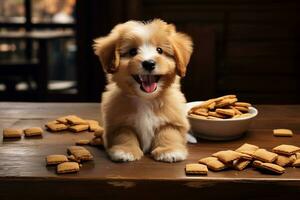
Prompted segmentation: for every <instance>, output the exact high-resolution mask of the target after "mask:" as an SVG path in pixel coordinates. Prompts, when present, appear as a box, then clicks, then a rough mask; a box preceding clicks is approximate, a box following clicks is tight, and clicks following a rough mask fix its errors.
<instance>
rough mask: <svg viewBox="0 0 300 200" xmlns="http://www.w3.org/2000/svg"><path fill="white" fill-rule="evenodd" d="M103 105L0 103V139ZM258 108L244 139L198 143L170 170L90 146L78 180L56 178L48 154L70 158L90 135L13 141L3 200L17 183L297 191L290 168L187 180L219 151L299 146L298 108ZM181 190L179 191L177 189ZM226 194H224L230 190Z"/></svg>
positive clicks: (94, 115)
mask: <svg viewBox="0 0 300 200" xmlns="http://www.w3.org/2000/svg"><path fill="white" fill-rule="evenodd" d="M99 105H100V104H97V103H4V102H3V103H0V130H1V134H2V129H3V128H6V127H15V128H26V127H31V126H41V127H43V126H44V124H45V123H46V122H47V121H50V120H53V119H55V118H57V117H59V116H64V115H67V114H76V115H78V116H80V117H82V118H88V119H99V118H100V112H99ZM255 107H256V108H257V109H258V111H259V115H258V116H257V118H256V119H255V120H254V121H253V123H252V125H251V128H250V130H249V131H248V132H247V133H246V134H245V135H244V136H243V137H242V138H240V139H237V140H234V141H226V142H212V141H207V140H199V143H198V144H190V145H188V148H189V153H190V155H189V156H188V159H187V160H186V161H183V162H178V163H172V164H170V163H161V162H156V161H154V160H153V159H151V158H150V156H149V155H146V156H144V157H143V158H142V159H141V160H140V161H136V162H130V163H114V162H111V161H110V160H109V159H108V157H107V156H106V154H105V152H104V150H103V149H101V148H96V147H90V146H88V147H87V148H88V149H89V150H90V151H91V153H92V154H93V155H94V161H91V162H86V163H83V167H82V168H81V170H80V172H79V173H78V174H66V175H57V174H56V173H55V168H54V167H46V166H45V157H46V156H47V155H49V154H66V148H67V147H68V146H70V145H74V143H75V141H76V140H77V139H85V138H92V137H93V134H92V133H88V132H83V133H69V132H64V133H50V132H47V131H45V133H44V136H43V138H40V139H26V138H22V139H20V140H15V141H6V140H5V141H2V142H1V145H0V199H1V195H2V194H1V191H2V189H1V187H2V186H3V184H4V183H7V182H11V183H12V184H17V183H18V181H20V182H22V183H25V182H26V183H27V182H30V181H37V182H38V183H39V184H42V183H43V182H47V183H49V182H52V181H54V182H55V181H57V182H66V181H67V182H68V181H74V182H77V181H79V182H80V181H88V182H89V183H91V182H93V183H97V184H98V186H99V185H101V184H104V186H103V185H102V186H103V187H105V188H107V187H109V186H114V187H121V188H124V187H125V188H131V187H134V186H136V185H137V184H138V183H141V184H142V186H141V187H142V188H143V187H144V186H143V184H146V185H147V184H151V182H154V183H157V182H162V183H169V184H171V185H173V186H172V187H173V188H174V189H176V186H175V185H176V184H179V185H184V186H185V187H188V188H203V187H204V185H205V187H209V186H210V185H211V184H212V185H218V184H219V183H224V182H225V183H228V185H227V184H226V185H227V186H230V185H231V184H233V185H231V186H233V187H235V185H237V184H238V185H239V186H241V185H243V184H246V185H244V186H245V187H246V186H247V185H248V184H250V185H253V184H254V185H255V184H260V183H264V184H271V183H272V184H273V183H276V184H279V185H280V188H281V189H283V188H285V190H288V191H290V189H291V188H292V189H293V190H291V191H296V190H294V189H295V188H298V189H299V186H300V169H299V168H286V172H285V173H284V174H282V175H270V174H262V173H261V172H259V171H256V170H254V169H252V168H249V169H246V170H244V171H236V170H225V171H221V172H212V171H209V173H208V175H207V176H200V177H199V176H186V175H185V172H184V167H185V164H186V163H191V162H197V160H198V159H199V158H202V157H205V156H209V155H211V154H212V153H214V152H216V151H219V150H225V149H235V148H237V147H238V146H240V145H241V144H243V143H245V142H247V143H251V144H256V145H258V146H260V147H264V148H267V149H269V150H270V149H271V148H272V147H274V146H276V145H279V144H293V145H298V146H300V105H258V106H255ZM274 128H289V129H292V130H293V131H294V136H293V137H291V138H284V137H281V138H279V137H273V135H272V129H274ZM45 184H46V183H45ZM4 185H5V184H4ZM108 185H109V186H108ZM55 186H56V185H54V186H53V185H52V186H51V187H55ZM11 187H12V188H13V187H14V186H13V185H12V186H11ZM20 187H21V186H20ZM49 187H50V186H49ZM95 187H96V186H95ZM99 187H100V186H99ZM154 187H159V186H154ZM166 187H167V186H166ZM178 188H181V187H179V186H178ZM222 188H223V189H224V188H225V189H226V186H224V187H222ZM265 188H268V187H265ZM274 188H276V187H275V186H272V187H271V186H270V188H269V190H270V191H272V190H274ZM144 189H145V188H144ZM258 190H259V188H258ZM266 190H267V189H266ZM145 191H146V189H145ZM179 191H180V189H179ZM197 191H198V190H197ZM297 191H299V190H297ZM262 192H263V191H262ZM78 195H79V194H78ZM228 195H229V193H228ZM79 196H80V195H79Z"/></svg>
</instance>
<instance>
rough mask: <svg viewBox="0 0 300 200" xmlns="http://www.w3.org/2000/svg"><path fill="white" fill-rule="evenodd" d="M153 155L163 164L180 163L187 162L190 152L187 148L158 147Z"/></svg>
mask: <svg viewBox="0 0 300 200" xmlns="http://www.w3.org/2000/svg"><path fill="white" fill-rule="evenodd" d="M151 155H152V156H153V158H154V159H155V160H157V161H162V162H178V161H182V160H185V159H186V157H187V155H188V152H187V150H186V149H185V148H178V149H177V148H168V147H157V148H155V149H154V150H153V151H152V152H151Z"/></svg>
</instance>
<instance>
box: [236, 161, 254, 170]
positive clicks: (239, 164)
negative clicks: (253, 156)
mask: <svg viewBox="0 0 300 200" xmlns="http://www.w3.org/2000/svg"><path fill="white" fill-rule="evenodd" d="M250 163H251V161H250V160H245V159H238V160H235V161H233V164H232V166H233V168H234V169H236V170H239V171H242V170H244V169H245V168H246V167H247V166H248V165H249V164H250Z"/></svg>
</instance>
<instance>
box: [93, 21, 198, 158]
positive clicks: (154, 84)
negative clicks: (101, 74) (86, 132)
mask: <svg viewBox="0 0 300 200" xmlns="http://www.w3.org/2000/svg"><path fill="white" fill-rule="evenodd" d="M94 42H95V43H94V45H93V47H94V52H95V54H96V55H97V56H98V57H99V59H100V62H101V64H102V66H103V68H104V71H105V72H106V73H107V80H108V84H107V86H106V91H105V92H104V93H103V94H102V104H101V111H102V117H103V126H104V129H105V133H104V144H105V148H106V151H107V153H108V155H109V157H110V158H111V159H112V160H113V161H120V162H126V161H134V160H139V159H141V157H142V156H143V154H144V153H148V152H149V153H151V155H152V157H153V158H154V159H155V160H157V161H164V162H176V161H181V160H184V159H186V157H187V155H188V151H187V147H186V134H187V131H188V130H189V128H190V125H189V122H188V120H187V118H186V111H185V102H186V100H185V97H184V95H183V94H182V93H181V91H180V77H183V76H184V75H185V73H186V66H187V64H188V62H189V60H190V56H191V53H192V51H193V47H192V46H193V43H192V40H191V38H190V37H189V36H187V35H186V34H183V33H179V32H177V31H176V29H175V26H174V25H172V24H167V23H166V22H164V21H162V20H160V19H155V20H152V21H149V22H139V21H128V22H126V23H123V24H119V25H117V26H115V27H114V28H113V30H112V31H111V33H110V34H109V35H107V36H105V37H100V38H97V39H95V41H94Z"/></svg>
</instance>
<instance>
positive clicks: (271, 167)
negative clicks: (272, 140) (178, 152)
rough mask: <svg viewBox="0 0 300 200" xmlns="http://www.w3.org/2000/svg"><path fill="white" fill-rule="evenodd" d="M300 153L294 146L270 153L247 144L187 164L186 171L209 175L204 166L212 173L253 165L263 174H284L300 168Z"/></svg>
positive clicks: (280, 146) (299, 149)
mask: <svg viewBox="0 0 300 200" xmlns="http://www.w3.org/2000/svg"><path fill="white" fill-rule="evenodd" d="M298 152H300V148H299V147H297V146H294V145H286V144H282V145H279V146H277V147H274V148H273V149H272V151H268V150H266V149H263V148H259V147H258V146H256V145H253V144H248V143H245V144H243V145H242V146H240V147H239V148H237V149H236V150H234V151H233V150H224V151H219V152H216V153H214V154H212V156H209V157H205V158H201V159H200V160H199V161H198V163H192V164H187V165H186V169H185V170H186V174H207V172H206V173H204V171H205V167H203V165H204V166H207V168H208V169H210V170H212V171H221V170H224V169H228V168H231V169H235V170H239V171H241V170H244V169H245V168H246V167H247V166H250V165H251V166H253V167H254V168H256V169H258V170H260V171H262V172H269V173H275V174H283V173H284V172H285V168H284V167H300V153H298ZM197 169H198V171H197ZM200 169H201V170H200ZM200 171H201V172H200ZM206 171H208V170H206ZM197 172H198V173H197Z"/></svg>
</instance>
